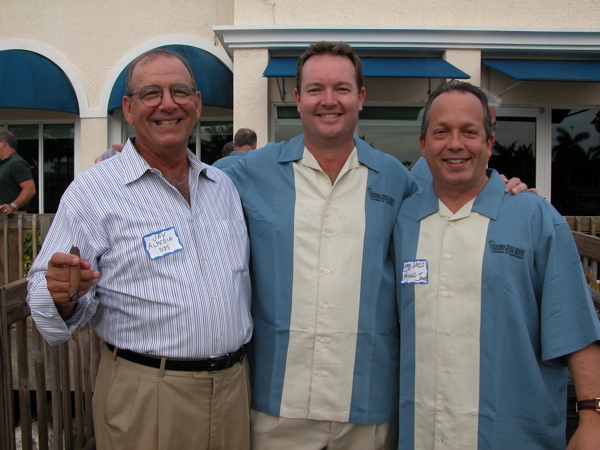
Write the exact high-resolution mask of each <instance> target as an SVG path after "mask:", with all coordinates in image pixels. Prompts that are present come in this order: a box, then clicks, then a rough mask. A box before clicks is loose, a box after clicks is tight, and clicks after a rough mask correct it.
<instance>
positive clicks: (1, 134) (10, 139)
mask: <svg viewBox="0 0 600 450" xmlns="http://www.w3.org/2000/svg"><path fill="white" fill-rule="evenodd" d="M0 141H6V143H7V144H8V146H9V147H10V148H12V149H13V150H16V149H17V138H16V137H15V135H14V134H12V133H11V132H10V131H8V130H3V131H0Z"/></svg>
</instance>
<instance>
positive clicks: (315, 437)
mask: <svg viewBox="0 0 600 450" xmlns="http://www.w3.org/2000/svg"><path fill="white" fill-rule="evenodd" d="M250 417H251V423H252V426H251V429H252V450H274V449H284V450H322V449H327V450H392V449H397V448H398V422H390V423H382V424H377V425H361V424H357V423H345V422H330V421H327V420H310V419H286V418H284V417H275V416H269V415H267V414H263V413H261V412H258V411H256V410H254V409H253V410H252V411H251V412H250Z"/></svg>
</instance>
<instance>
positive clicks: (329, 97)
mask: <svg viewBox="0 0 600 450" xmlns="http://www.w3.org/2000/svg"><path fill="white" fill-rule="evenodd" d="M321 103H322V104H323V105H325V106H333V105H335V104H337V97H336V95H335V90H333V89H324V90H323V97H322V98H321Z"/></svg>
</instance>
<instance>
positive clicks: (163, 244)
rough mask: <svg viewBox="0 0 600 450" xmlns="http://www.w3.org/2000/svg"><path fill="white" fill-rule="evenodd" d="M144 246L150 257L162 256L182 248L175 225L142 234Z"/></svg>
mask: <svg viewBox="0 0 600 450" xmlns="http://www.w3.org/2000/svg"><path fill="white" fill-rule="evenodd" d="M144 247H145V249H146V254H147V255H148V258H150V259H157V258H162V257H163V256H167V255H170V254H172V253H175V252H178V251H180V250H183V245H181V241H180V240H179V236H178V235H177V231H175V227H171V228H167V229H165V230H161V231H157V232H156V233H150V234H147V235H146V236H144Z"/></svg>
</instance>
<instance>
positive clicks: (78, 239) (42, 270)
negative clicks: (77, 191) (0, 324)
mask: <svg viewBox="0 0 600 450" xmlns="http://www.w3.org/2000/svg"><path fill="white" fill-rule="evenodd" d="M70 201H71V194H70V193H69V191H68V190H67V192H65V195H64V196H63V199H62V200H61V204H60V206H59V209H58V211H57V213H56V216H55V218H54V221H53V222H52V226H51V227H50V231H49V232H48V235H47V237H46V239H45V241H44V245H43V246H42V249H41V251H40V253H39V255H38V256H37V258H36V259H35V261H34V263H33V265H32V266H31V269H30V271H29V275H28V288H27V290H28V294H27V303H28V304H29V308H30V310H31V317H32V318H33V320H34V322H35V324H36V327H37V328H38V330H39V332H40V333H41V335H42V336H43V337H44V339H46V341H48V343H49V344H50V345H57V344H60V343H62V342H65V341H67V340H68V339H69V337H70V336H71V334H72V333H73V332H74V331H75V329H76V328H77V327H80V326H84V325H85V324H86V323H88V322H89V320H90V319H91V317H92V316H93V315H94V314H95V312H96V309H97V307H98V299H97V297H95V288H92V289H90V291H89V292H88V293H87V294H86V295H85V296H83V297H81V298H80V299H79V303H78V304H77V308H76V309H75V312H74V313H73V315H72V316H71V317H70V318H69V319H68V320H67V321H64V320H63V319H62V317H61V316H60V314H59V313H58V310H57V309H56V306H55V304H54V300H53V299H52V296H51V295H50V292H49V291H48V286H47V281H46V277H45V275H46V271H47V267H48V261H50V258H51V257H52V255H53V254H54V253H56V252H61V253H68V252H69V250H70V248H71V247H72V246H77V247H78V248H79V250H80V253H81V257H82V258H84V259H87V260H88V261H90V262H91V263H92V267H93V268H97V256H96V252H95V250H94V249H93V246H92V245H91V244H90V239H88V237H87V235H86V233H85V231H84V229H83V226H82V225H81V223H80V221H79V220H78V219H77V217H76V215H75V214H74V213H73V211H71V208H70V207H69V203H70Z"/></svg>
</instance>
